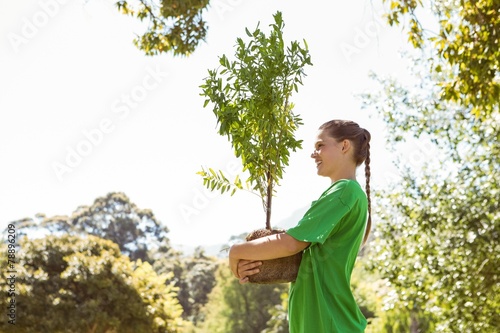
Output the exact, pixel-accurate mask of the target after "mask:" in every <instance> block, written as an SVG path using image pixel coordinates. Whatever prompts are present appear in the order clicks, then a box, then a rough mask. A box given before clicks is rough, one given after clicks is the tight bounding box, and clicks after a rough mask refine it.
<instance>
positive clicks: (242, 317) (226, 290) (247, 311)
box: [196, 263, 288, 333]
mask: <svg viewBox="0 0 500 333" xmlns="http://www.w3.org/2000/svg"><path fill="white" fill-rule="evenodd" d="M287 290H288V285H287V284H267V285H266V284H258V285H240V284H239V282H238V280H237V279H235V278H234V277H233V276H232V273H231V271H230V270H229V267H228V265H227V264H225V263H223V264H221V265H219V268H218V271H217V284H216V286H215V287H214V289H213V291H212V293H211V294H210V296H209V301H208V303H207V304H206V305H205V307H204V313H205V321H204V322H203V323H200V324H199V325H198V328H197V330H196V332H210V333H233V332H238V333H255V332H261V331H262V330H264V329H266V327H267V322H268V321H269V320H270V319H271V314H270V310H271V309H272V308H273V307H275V306H276V305H278V304H281V302H282V300H281V295H282V294H283V293H284V292H286V291H287Z"/></svg>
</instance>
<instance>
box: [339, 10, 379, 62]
mask: <svg viewBox="0 0 500 333" xmlns="http://www.w3.org/2000/svg"><path fill="white" fill-rule="evenodd" d="M383 14H384V12H383V11H380V12H378V13H377V14H376V15H374V19H373V20H370V21H367V22H365V24H364V26H363V27H362V28H361V27H359V26H358V27H355V28H354V36H353V38H352V41H351V42H349V43H347V42H342V43H340V45H339V48H340V50H341V51H342V55H343V56H344V58H345V59H346V61H347V63H349V64H350V63H351V62H352V58H353V57H354V56H356V55H359V54H360V53H361V52H362V51H363V50H365V49H366V48H368V47H369V46H370V45H371V44H372V41H373V40H376V39H377V38H378V37H379V35H380V31H381V29H382V28H383V27H384V26H385V23H384V21H383V19H382V16H383Z"/></svg>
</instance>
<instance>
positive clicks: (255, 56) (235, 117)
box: [200, 12, 312, 229]
mask: <svg viewBox="0 0 500 333" xmlns="http://www.w3.org/2000/svg"><path fill="white" fill-rule="evenodd" d="M270 26H271V31H270V33H269V36H266V35H265V33H264V32H263V31H261V30H260V28H259V26H258V25H257V28H256V29H255V31H254V32H250V31H249V30H248V29H246V34H247V36H248V38H249V39H250V40H249V41H248V43H245V41H244V40H243V39H242V38H238V39H237V45H236V53H235V57H236V60H234V61H230V60H229V59H228V58H227V57H226V55H222V56H221V57H220V58H219V62H220V67H219V69H214V70H209V71H208V74H209V76H208V77H207V78H206V79H205V81H204V83H203V85H202V86H201V88H202V89H203V92H202V94H201V95H202V96H205V97H206V100H205V104H204V106H205V107H206V106H207V105H208V104H209V103H212V104H213V112H214V114H215V116H216V118H217V124H218V131H219V134H220V135H223V136H227V137H228V140H229V141H230V142H231V145H232V147H233V149H234V153H235V155H236V157H239V158H241V160H242V163H243V170H244V171H248V172H249V177H248V179H247V180H246V182H245V183H246V184H247V186H248V187H250V188H251V190H253V191H255V192H256V193H258V195H259V196H260V197H261V198H262V201H263V206H264V208H265V211H266V215H267V219H266V227H267V228H268V229H271V227H270V217H271V215H270V214H271V202H272V200H271V199H272V196H273V194H274V192H275V185H277V184H278V183H279V180H280V179H281V178H282V176H283V169H284V167H285V166H287V165H288V161H289V156H290V151H292V150H293V151H295V150H296V149H299V148H301V143H302V141H301V140H297V139H296V138H295V131H296V130H297V128H298V127H299V125H301V124H302V122H301V119H300V118H299V117H298V116H297V115H295V114H294V113H293V112H292V109H293V106H294V105H293V103H291V102H290V97H291V95H292V93H293V92H294V91H295V92H297V91H298V85H299V84H302V79H303V77H304V75H305V74H304V67H305V66H306V65H312V64H311V59H310V56H309V51H308V49H307V44H306V43H305V41H304V44H305V46H304V47H302V46H301V45H300V44H299V43H298V42H297V41H294V42H292V43H291V44H290V46H288V47H285V42H284V40H283V28H284V22H283V18H282V14H281V13H280V12H277V13H276V14H275V15H274V23H273V24H271V25H270ZM200 174H201V176H202V177H203V180H204V184H205V185H206V186H207V187H208V188H209V189H212V190H214V189H219V190H221V192H225V191H226V190H230V189H232V190H233V192H232V193H234V190H236V189H242V188H244V187H245V186H244V185H243V182H242V181H241V180H240V178H239V177H237V178H236V180H235V181H234V182H231V181H230V180H228V179H227V178H226V177H225V176H224V175H223V174H222V172H220V171H219V172H215V171H214V170H212V169H209V170H208V171H206V170H202V171H201V172H200Z"/></svg>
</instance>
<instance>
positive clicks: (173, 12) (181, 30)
mask: <svg viewBox="0 0 500 333" xmlns="http://www.w3.org/2000/svg"><path fill="white" fill-rule="evenodd" d="M133 3H134V2H132V4H131V1H118V2H116V6H117V8H118V10H119V11H120V12H121V13H123V14H125V15H130V16H133V17H135V18H137V19H139V20H140V21H146V22H148V28H147V30H146V32H144V34H142V35H140V36H137V38H136V39H134V44H135V45H136V46H137V48H139V49H140V50H141V51H143V52H144V53H145V54H146V55H157V54H161V53H168V52H170V53H173V55H174V56H178V55H181V56H182V55H184V56H187V55H189V54H191V53H192V52H194V50H195V49H196V47H197V46H198V44H199V43H200V42H201V41H203V40H205V36H206V34H207V29H208V27H207V24H206V22H205V21H204V19H203V12H204V11H205V9H206V8H207V7H208V4H209V0H159V1H156V0H138V3H137V4H136V5H135V6H134V5H133Z"/></svg>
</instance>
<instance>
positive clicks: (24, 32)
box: [7, 0, 68, 53]
mask: <svg viewBox="0 0 500 333" xmlns="http://www.w3.org/2000/svg"><path fill="white" fill-rule="evenodd" d="M67 2H68V1H67V0H40V1H39V2H38V5H39V6H40V9H39V10H37V11H36V12H35V13H34V14H33V15H32V16H31V18H27V17H23V19H22V23H21V28H20V34H18V33H14V32H9V33H8V34H7V38H8V39H9V42H10V45H11V46H12V48H13V49H14V52H15V53H18V52H19V48H20V47H21V45H25V44H28V43H29V41H30V40H32V39H33V38H35V37H36V36H37V35H38V33H39V32H40V30H41V29H43V28H44V27H45V26H47V24H48V23H49V22H50V20H51V19H53V18H54V17H55V16H56V15H57V14H58V13H59V11H60V9H61V6H62V5H65V4H66V3H67Z"/></svg>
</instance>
